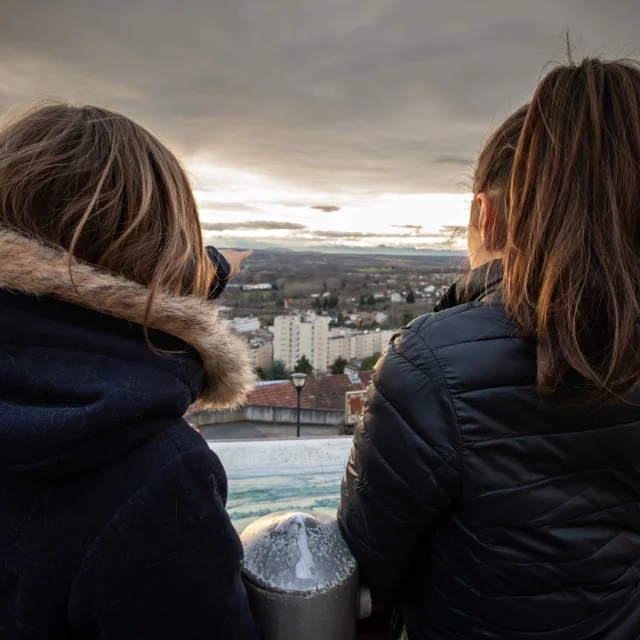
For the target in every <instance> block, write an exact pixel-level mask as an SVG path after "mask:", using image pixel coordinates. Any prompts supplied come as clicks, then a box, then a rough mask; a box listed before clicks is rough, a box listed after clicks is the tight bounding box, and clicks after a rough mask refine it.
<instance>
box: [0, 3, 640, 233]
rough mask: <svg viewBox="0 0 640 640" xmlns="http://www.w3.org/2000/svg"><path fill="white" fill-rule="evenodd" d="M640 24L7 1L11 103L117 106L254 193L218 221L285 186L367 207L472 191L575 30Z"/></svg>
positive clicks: (636, 13) (1, 101) (633, 50)
mask: <svg viewBox="0 0 640 640" xmlns="http://www.w3.org/2000/svg"><path fill="white" fill-rule="evenodd" d="M639 27H640V0H606V1H605V0H529V1H528V2H524V1H522V0H482V1H479V0H438V1H434V0H181V1H180V2H178V1H177V0H171V1H167V0H99V1H98V0H3V2H2V19H1V20H0V110H2V111H5V110H7V109H9V108H12V107H15V106H18V107H19V106H20V105H24V104H26V103H28V102H29V101H30V100H33V99H34V98H36V97H41V96H43V95H54V96H59V97H63V98H70V99H73V100H74V101H76V102H98V103H100V104H104V105H107V106H110V107H113V108H116V109H119V110H122V111H124V112H125V113H127V114H128V115H132V116H134V117H135V118H136V119H138V120H140V121H142V123H143V124H145V125H147V126H148V127H149V128H151V129H152V130H153V131H154V132H155V133H157V134H158V135H159V136H160V137H161V138H163V139H164V140H165V141H166V142H167V143H169V144H170V146H171V147H172V148H173V149H174V150H176V151H177V152H178V153H179V154H180V155H181V156H182V157H183V158H184V159H185V161H186V162H187V164H188V165H189V166H190V167H194V168H195V170H194V173H195V174H196V176H197V177H198V179H199V182H200V185H201V188H202V190H204V191H211V190H213V191H214V192H215V191H216V189H219V190H221V191H222V192H224V193H232V192H236V193H240V194H242V193H243V189H244V190H245V191H246V185H251V189H252V190H253V191H252V192H253V193H256V192H260V197H257V198H254V199H253V202H246V200H247V198H240V199H241V200H243V202H239V201H238V199H236V201H234V198H233V197H227V196H225V197H222V198H221V202H220V203H218V204H220V207H219V208H218V207H215V206H214V207H213V208H212V209H211V213H212V214H213V213H215V212H217V213H221V214H222V213H224V206H222V205H224V204H225V203H226V207H227V213H229V214H231V213H234V214H238V213H240V211H241V205H245V206H250V207H251V206H256V203H258V204H260V202H262V201H263V200H265V199H266V200H269V201H274V200H278V199H279V198H278V197H277V193H278V192H282V194H284V195H283V198H280V199H283V200H284V202H281V203H277V202H272V204H283V205H284V204H286V205H289V206H291V205H295V204H296V202H295V200H296V197H297V196H296V194H298V195H299V196H300V197H299V199H300V200H301V204H305V205H306V204H309V203H311V202H312V201H313V202H315V204H320V205H337V206H343V205H344V204H345V203H346V204H349V203H350V204H352V205H353V204H354V203H355V202H360V203H361V204H363V206H364V204H365V203H367V202H371V199H373V198H376V197H377V196H378V194H380V193H387V194H414V195H415V194H429V193H461V192H464V191H465V188H464V184H465V182H468V178H469V171H470V165H471V164H472V163H473V161H474V158H475V156H476V154H477V151H478V148H479V145H480V144H481V142H482V140H483V139H484V138H485V137H486V135H487V134H488V132H489V131H490V130H491V127H492V125H494V124H495V123H497V122H498V121H499V120H500V119H501V118H503V117H504V116H505V115H507V114H508V113H509V112H510V111H512V110H514V109H515V108H517V107H518V106H520V105H521V104H522V103H524V102H525V101H526V100H527V99H528V97H529V96H530V94H531V92H532V90H533V88H534V86H535V84H536V81H537V80H538V78H539V76H540V74H541V72H542V71H543V67H544V65H545V64H547V63H549V62H551V61H554V60H555V61H562V60H564V59H565V44H564V38H565V32H566V31H567V30H569V31H570V33H571V38H572V40H573V42H574V44H575V45H576V48H577V50H578V51H580V52H583V53H601V54H604V55H606V56H619V55H628V56H635V57H638V52H639V51H640V29H639ZM287 194H288V195H287ZM318 198H322V201H320V202H318V201H317V200H318ZM326 198H328V199H330V200H332V201H326V200H325V199H326ZM340 198H343V201H342V202H341V201H340ZM345 199H346V200H345ZM358 199H360V200H358ZM248 200H251V197H249V198H248ZM234 206H235V207H236V208H235V209H234ZM263 212H264V211H261V210H260V208H259V207H258V211H257V212H255V214H256V216H258V218H264V216H262V215H261V214H262V213H263ZM271 213H272V214H273V211H271ZM319 213H320V214H324V212H319V211H317V210H316V211H315V214H319ZM248 217H249V218H251V215H249V216H248ZM218 219H219V220H222V221H224V219H225V218H224V216H222V218H216V220H218ZM287 219H288V218H287ZM294 222H295V221H294ZM410 222H411V223H412V224H413V223H414V221H413V220H411V221H410ZM432 226H433V225H432Z"/></svg>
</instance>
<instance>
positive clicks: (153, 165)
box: [0, 102, 214, 320]
mask: <svg viewBox="0 0 640 640" xmlns="http://www.w3.org/2000/svg"><path fill="white" fill-rule="evenodd" d="M0 225H3V226H5V227H8V228H11V229H13V230H16V231H18V232H20V233H23V234H25V235H27V236H30V237H32V238H35V239H38V240H40V241H41V242H44V243H46V244H47V245H50V246H53V247H57V248H62V249H64V250H66V251H68V253H69V256H70V266H69V268H70V274H71V277H73V268H72V264H73V260H74V259H75V260H81V261H83V262H86V263H89V264H91V265H95V266H97V267H100V268H102V269H106V270H108V271H111V272H113V273H115V274H118V275H121V276H124V277H125V278H128V279H130V280H133V281H136V282H138V283H140V284H143V285H145V286H146V287H148V289H149V297H148V303H147V311H146V319H147V320H148V318H149V314H150V311H151V308H152V304H153V300H154V298H155V296H156V295H157V294H158V292H159V291H161V290H162V291H166V292H168V293H170V294H172V295H187V294H193V295H197V296H202V297H203V298H204V297H206V295H207V293H208V291H209V286H210V283H211V280H212V278H213V275H214V273H213V271H214V268H213V266H212V265H211V263H210V261H209V260H208V258H207V256H206V254H205V251H204V246H203V242H202V232H201V227H200V220H199V217H198V209H197V205H196V202H195V199H194V196H193V192H192V190H191V187H190V184H189V180H188V178H187V176H186V174H185V172H184V170H183V169H182V167H181V165H180V163H179V162H178V160H177V159H176V157H175V156H174V155H173V154H172V153H171V152H170V151H169V150H168V149H167V148H166V147H165V146H164V145H163V144H162V143H161V142H160V141H159V140H157V139H156V138H155V137H154V136H152V135H151V134H150V133H149V132H148V131H146V130H145V129H144V128H143V127H142V126H140V125H138V124H136V123H135V122H133V121H132V120H130V119H129V118H127V117H125V116H123V115H120V114H118V113H114V112H112V111H108V110H107V109H102V108H99V107H93V106H83V107H74V106H70V105H68V104H65V103H61V102H55V103H46V104H41V105H39V106H37V107H35V108H33V109H32V110H30V111H27V112H26V113H24V114H22V115H20V116H18V117H17V118H16V119H14V120H13V121H11V122H9V123H8V124H6V125H5V126H4V127H2V129H0Z"/></svg>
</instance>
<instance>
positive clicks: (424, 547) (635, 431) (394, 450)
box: [339, 265, 640, 640]
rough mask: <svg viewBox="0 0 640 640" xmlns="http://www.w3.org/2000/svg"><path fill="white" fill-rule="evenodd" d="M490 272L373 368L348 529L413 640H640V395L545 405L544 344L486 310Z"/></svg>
mask: <svg viewBox="0 0 640 640" xmlns="http://www.w3.org/2000/svg"><path fill="white" fill-rule="evenodd" d="M495 267H496V265H494V268H495ZM492 276H493V272H492V273H490V274H489V276H488V277H487V275H486V273H476V274H474V278H473V280H472V283H471V287H470V291H469V297H470V299H472V300H474V301H473V302H466V303H465V302H464V300H462V299H460V296H461V293H464V291H463V292H458V293H457V294H456V293H455V292H454V293H453V294H452V295H450V296H449V297H448V298H445V304H444V305H443V306H445V307H446V306H447V305H450V304H455V303H456V302H460V303H461V304H459V305H458V306H454V308H449V309H445V310H443V311H442V312H441V313H437V314H435V315H430V316H424V317H422V318H419V319H417V320H415V321H414V322H413V323H412V324H411V325H410V326H409V327H408V328H405V329H403V330H401V331H400V332H399V333H398V334H397V335H396V336H395V337H394V339H393V340H392V344H391V346H390V348H389V351H388V353H387V355H386V356H385V357H384V358H383V359H382V360H381V361H380V362H379V364H378V365H377V367H376V370H375V373H374V379H373V383H372V385H371V387H370V389H369V393H368V399H367V403H366V407H365V410H364V414H363V419H362V420H361V421H360V424H359V426H358V428H357V432H356V435H355V440H354V447H353V451H352V454H351V458H350V460H349V464H348V468H347V472H346V475H345V479H344V483H343V493H342V503H341V506H340V512H339V520H340V523H341V526H342V530H343V533H344V535H345V537H346V539H347V541H348V543H349V545H350V547H351V549H352V551H353V552H354V554H355V555H356V557H357V559H358V561H359V562H360V564H361V567H362V570H363V573H364V576H365V579H366V580H367V581H368V582H369V584H370V586H371V587H372V590H373V592H374V596H375V597H377V598H378V599H385V600H387V601H390V602H391V603H393V604H395V605H396V606H397V610H398V611H399V613H400V614H401V617H402V619H403V621H404V625H405V627H406V630H407V633H408V637H409V638H410V640H418V639H423V638H424V639H426V638H428V639H430V640H436V639H444V638H457V639H462V638H469V639H471V638H473V639H477V638H494V639H502V638H509V639H512V638H513V639H517V640H524V639H527V640H534V639H535V640H542V639H543V638H544V640H578V639H587V638H589V639H596V638H607V639H615V640H619V639H620V640H622V639H625V640H627V639H628V640H632V639H637V638H639V637H640V408H638V405H639V404H640V403H639V400H640V399H639V398H638V397H637V396H635V397H633V398H629V399H627V402H617V403H612V404H610V405H608V406H603V407H600V408H597V409H593V408H591V409H588V410H587V409H580V410H577V409H569V408H566V407H565V406H563V405H562V403H561V402H558V401H550V400H542V399H541V398H540V397H539V396H538V395H537V393H536V389H535V379H536V352H535V346H534V345H533V344H528V343H527V342H525V341H524V340H523V339H521V337H520V336H519V331H518V328H517V327H516V326H515V325H514V324H513V323H512V322H511V321H510V320H509V319H508V318H507V316H506V315H505V311H504V308H503V307H502V306H501V305H500V304H499V302H496V301H493V302H487V300H486V299H485V293H486V290H485V289H484V286H483V285H484V283H485V282H488V283H489V284H490V289H491V290H492V291H493V290H495V288H496V284H497V282H496V279H495V278H493V277H492ZM603 295H604V294H603ZM456 296H458V297H457V298H456ZM634 403H635V404H634Z"/></svg>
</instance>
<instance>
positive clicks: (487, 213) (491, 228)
mask: <svg viewBox="0 0 640 640" xmlns="http://www.w3.org/2000/svg"><path fill="white" fill-rule="evenodd" d="M476 202H477V203H478V208H479V210H480V213H479V216H478V228H479V229H480V235H481V237H482V241H483V243H484V245H485V249H486V250H487V251H495V250H496V249H497V247H496V246H495V244H496V241H495V237H496V233H495V232H496V209H497V207H496V201H495V198H493V197H492V196H491V195H489V194H488V193H485V192H482V193H479V194H478V195H477V196H476Z"/></svg>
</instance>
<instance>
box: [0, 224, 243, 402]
mask: <svg viewBox="0 0 640 640" xmlns="http://www.w3.org/2000/svg"><path fill="white" fill-rule="evenodd" d="M73 279H74V282H75V287H74V286H73V284H72V282H71V279H70V277H69V256H68V254H67V253H65V252H63V251H60V250H57V249H53V248H51V247H48V246H45V245H44V244H42V243H41V242H39V241H37V240H33V239H30V238H27V237H25V236H23V235H20V234H17V233H15V232H13V231H9V230H7V229H1V228H0V288H5V289H12V290H14V291H21V292H23V293H27V294H30V295H35V296H50V297H52V298H56V299H58V300H61V301H63V302H68V303H70V304H74V305H78V306H81V307H86V308H88V309H93V310H95V311H99V312H101V313H105V314H108V315H112V316H115V317H117V318H122V319H123V320H128V321H129V322H133V323H136V324H142V323H143V320H144V313H145V308H146V301H147V295H148V290H147V289H146V288H145V287H143V286H142V285H140V284H138V283H136V282H132V281H131V280H127V279H125V278H123V277H121V276H117V275H114V274H112V273H110V272H107V271H103V270H100V269H98V268H96V267H92V266H90V265H88V264H86V263H82V262H74V266H73ZM149 326H150V327H152V328H153V329H157V330H159V331H164V332H165V333H169V334H171V335H173V336H175V337H177V338H180V339H181V340H183V341H184V342H186V343H187V344H189V345H191V346H192V347H193V348H194V349H196V350H197V351H198V353H199V354H200V357H201V358H202V361H203V362H204V365H205V368H206V370H207V374H208V381H207V384H206V387H205V389H204V390H203V392H202V394H201V396H200V398H199V401H200V403H202V404H203V405H205V406H208V407H211V408H216V409H227V408H231V407H235V406H237V405H239V404H241V403H242V402H243V401H244V399H245V398H246V395H247V394H248V393H249V391H250V390H251V389H252V388H253V385H254V383H255V373H254V370H253V366H252V365H251V360H250V357H249V349H248V346H247V345H246V343H245V342H244V340H242V338H240V336H238V334H236V333H235V332H234V331H233V330H232V329H231V328H230V327H229V326H228V325H227V324H226V323H225V322H224V321H223V320H222V318H221V317H220V313H219V309H218V304H217V303H215V302H211V301H203V300H202V299H200V298H197V297H195V296H183V297H176V296H170V295H166V294H160V295H158V297H157V298H156V300H155V302H154V305H153V309H152V312H151V318H150V321H149Z"/></svg>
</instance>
